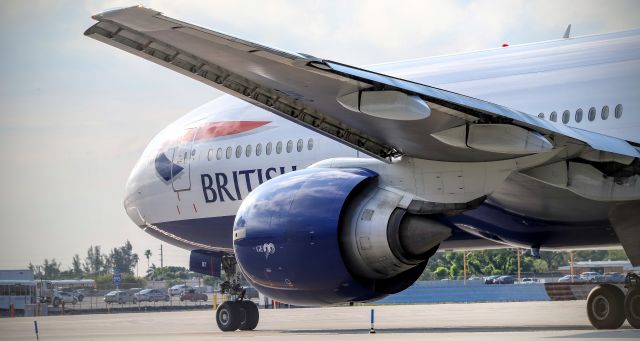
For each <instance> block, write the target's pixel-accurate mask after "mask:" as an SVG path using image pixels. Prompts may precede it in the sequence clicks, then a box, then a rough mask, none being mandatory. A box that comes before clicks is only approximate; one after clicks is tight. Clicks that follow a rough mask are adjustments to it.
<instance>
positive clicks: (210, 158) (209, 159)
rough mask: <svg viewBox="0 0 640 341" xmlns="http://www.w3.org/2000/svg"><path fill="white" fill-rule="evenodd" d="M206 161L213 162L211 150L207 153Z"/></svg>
mask: <svg viewBox="0 0 640 341" xmlns="http://www.w3.org/2000/svg"><path fill="white" fill-rule="evenodd" d="M207 160H208V161H211V160H213V148H211V149H209V152H208V153H207Z"/></svg>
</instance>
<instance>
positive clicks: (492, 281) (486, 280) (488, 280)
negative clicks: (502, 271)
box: [484, 275, 500, 284]
mask: <svg viewBox="0 0 640 341" xmlns="http://www.w3.org/2000/svg"><path fill="white" fill-rule="evenodd" d="M498 277H500V275H493V276H489V277H485V278H484V284H495V280H496V279H497V278H498Z"/></svg>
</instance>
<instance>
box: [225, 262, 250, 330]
mask: <svg viewBox="0 0 640 341" xmlns="http://www.w3.org/2000/svg"><path fill="white" fill-rule="evenodd" d="M222 270H223V271H224V272H225V274H227V280H226V281H225V282H223V283H222V284H220V291H221V292H222V294H226V295H229V296H230V297H231V300H230V301H225V302H223V303H222V304H221V305H220V306H219V307H218V310H217V311H216V323H217V324H218V328H220V330H222V331H224V332H231V331H235V330H238V329H240V330H254V329H255V328H256V326H257V325H258V321H259V320H260V314H259V312H258V306H257V305H256V304H255V303H253V302H251V301H249V300H245V299H244V295H245V289H244V288H242V284H241V277H240V276H241V275H240V272H239V271H238V263H237V261H236V258H235V256H233V255H225V256H223V257H222Z"/></svg>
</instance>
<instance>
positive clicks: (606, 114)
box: [600, 105, 609, 120]
mask: <svg viewBox="0 0 640 341" xmlns="http://www.w3.org/2000/svg"><path fill="white" fill-rule="evenodd" d="M600 117H602V120H606V119H607V118H609V106H607V105H605V106H604V107H602V111H601V112H600Z"/></svg>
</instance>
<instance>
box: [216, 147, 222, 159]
mask: <svg viewBox="0 0 640 341" xmlns="http://www.w3.org/2000/svg"><path fill="white" fill-rule="evenodd" d="M216 159H218V160H220V159H222V148H218V153H217V154H216Z"/></svg>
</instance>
